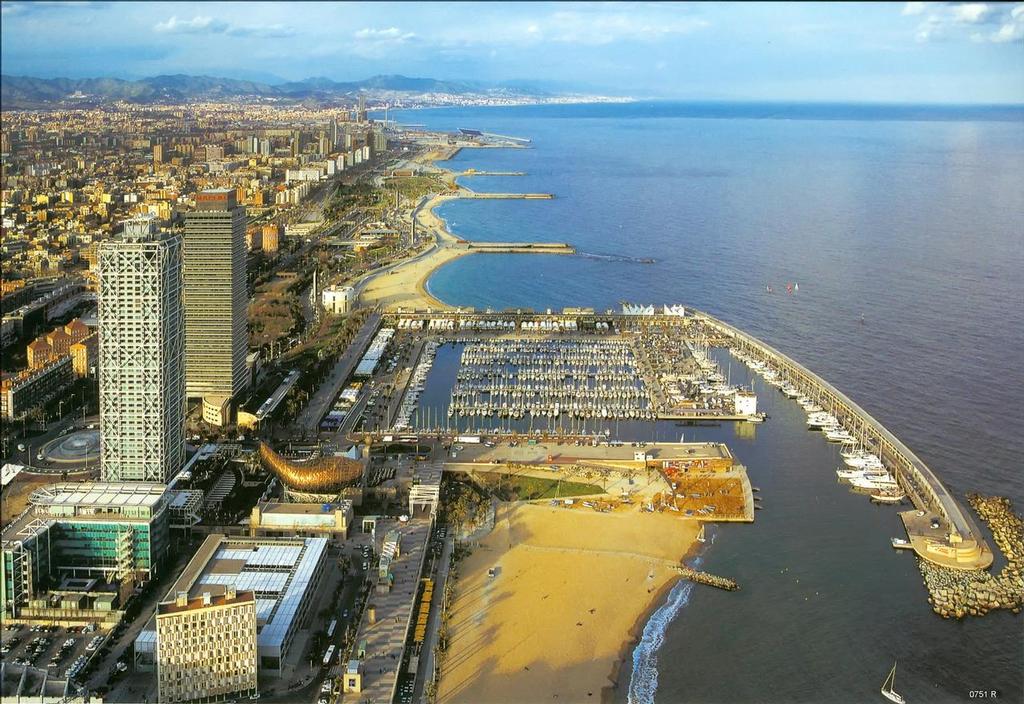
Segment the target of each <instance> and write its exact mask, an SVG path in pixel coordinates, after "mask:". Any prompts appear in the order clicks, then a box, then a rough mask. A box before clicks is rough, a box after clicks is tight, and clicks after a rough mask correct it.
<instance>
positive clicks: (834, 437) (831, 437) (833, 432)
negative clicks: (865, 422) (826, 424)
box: [825, 426, 854, 442]
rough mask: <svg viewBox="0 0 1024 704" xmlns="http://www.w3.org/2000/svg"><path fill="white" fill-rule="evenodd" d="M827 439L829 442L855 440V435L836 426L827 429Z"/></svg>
mask: <svg viewBox="0 0 1024 704" xmlns="http://www.w3.org/2000/svg"><path fill="white" fill-rule="evenodd" d="M825 439H826V440H828V441H829V442H854V437H853V436H852V435H850V433H849V431H847V430H846V429H844V428H842V427H840V426H836V427H835V428H833V429H830V430H826V431H825Z"/></svg>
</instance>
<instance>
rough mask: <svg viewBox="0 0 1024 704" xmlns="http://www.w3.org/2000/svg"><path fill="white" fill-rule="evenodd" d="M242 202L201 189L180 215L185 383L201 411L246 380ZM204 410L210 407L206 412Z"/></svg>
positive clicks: (221, 404)
mask: <svg viewBox="0 0 1024 704" xmlns="http://www.w3.org/2000/svg"><path fill="white" fill-rule="evenodd" d="M245 223H246V218H245V207H244V206H240V205H238V202H237V198H236V195H235V191H233V190H228V189H221V190H212V191H203V192H202V193H199V194H197V195H196V210H194V211H192V212H191V213H189V214H188V215H187V216H186V217H185V384H186V391H187V394H188V397H189V398H199V397H201V398H202V399H203V401H204V403H203V417H204V419H206V420H207V421H208V422H211V423H215V424H216V423H217V420H216V419H215V417H214V415H211V413H212V411H213V409H215V408H216V409H220V413H221V419H220V423H224V422H226V421H227V418H226V417H224V414H225V413H226V411H225V408H226V404H227V403H228V402H229V401H230V400H231V399H232V398H234V397H236V396H237V395H238V394H239V393H241V392H242V391H243V390H244V388H245V384H246V376H245V353H246V351H247V349H248V338H247V332H246V302H247V301H246V289H245ZM208 410H209V411H210V412H209V413H208Z"/></svg>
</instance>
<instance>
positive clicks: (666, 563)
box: [438, 503, 700, 704]
mask: <svg viewBox="0 0 1024 704" xmlns="http://www.w3.org/2000/svg"><path fill="white" fill-rule="evenodd" d="M697 531H698V523H697V522H695V521H686V520H683V519H679V518H677V517H669V516H660V515H659V516H654V515H650V514H644V513H641V512H639V511H637V512H631V513H629V514H623V515H616V516H608V515H603V514H592V513H589V512H587V513H583V512H578V511H567V510H565V509H561V508H552V507H548V506H546V505H538V504H529V503H527V504H518V503H517V504H514V505H508V504H506V505H505V506H504V507H503V508H502V510H501V511H500V512H499V518H498V520H497V522H496V525H495V527H494V529H493V530H492V531H491V533H489V534H488V536H487V537H485V538H483V539H481V540H480V545H479V547H478V548H477V549H475V550H474V551H473V553H472V554H471V555H470V556H469V557H467V558H466V560H465V563H464V565H463V566H462V567H461V569H460V575H459V578H458V582H457V587H456V596H455V601H454V602H453V606H452V609H451V624H452V625H451V634H452V635H451V638H450V647H449V652H448V654H447V656H446V658H445V661H444V663H443V665H442V676H441V680H440V683H439V688H438V701H439V702H473V703H474V704H484V703H486V702H505V701H509V702H512V701H535V700H538V698H544V699H551V698H553V697H555V698H557V699H558V700H559V701H570V702H571V701H582V700H587V699H589V698H590V697H594V699H595V700H596V699H597V698H600V700H601V701H603V702H610V701H614V700H615V697H616V695H617V693H618V692H619V691H621V690H622V688H623V684H624V682H623V677H622V675H623V672H624V669H623V665H624V664H625V663H626V659H627V658H628V657H630V654H631V653H632V651H633V648H634V647H635V646H636V643H638V642H639V640H640V638H641V637H642V634H643V629H644V627H645V625H646V623H647V621H648V620H649V619H650V616H651V614H652V613H653V612H654V611H656V610H657V609H658V608H659V607H661V606H662V604H663V603H664V602H665V599H666V598H667V595H668V594H669V593H670V592H671V590H672V589H673V588H674V587H675V586H676V585H678V583H679V580H680V579H682V578H681V577H680V576H679V575H678V574H676V573H675V572H674V570H673V568H672V565H678V564H681V563H682V560H685V559H687V558H688V557H689V556H690V555H692V554H693V553H694V551H695V550H696V549H697V546H699V545H700V544H699V543H698V542H697V540H696V535H697ZM639 546H642V547H641V548H640V549H638V547H639ZM490 569H495V570H496V571H497V576H493V577H492V576H489V574H488V571H489V570H490ZM580 575H586V577H585V578H583V579H581V578H580ZM523 614H530V618H529V619H524V618H523V616H522V615H523ZM626 684H627V686H628V683H626Z"/></svg>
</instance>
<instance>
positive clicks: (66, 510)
mask: <svg viewBox="0 0 1024 704" xmlns="http://www.w3.org/2000/svg"><path fill="white" fill-rule="evenodd" d="M30 501H31V505H30V507H29V509H28V510H27V511H26V512H25V513H23V514H22V515H21V516H19V517H18V519H16V520H15V521H14V522H13V523H12V524H11V525H10V526H8V527H7V528H6V529H5V530H4V532H3V545H2V560H0V571H2V574H0V601H2V604H3V609H4V613H5V614H7V615H10V616H17V611H18V608H19V607H22V606H25V605H26V604H27V603H28V602H29V601H30V600H32V599H36V598H38V597H39V595H41V594H43V593H45V592H46V590H47V589H49V588H52V587H53V586H54V585H56V584H59V582H60V580H61V579H63V578H64V577H101V578H103V579H105V580H107V581H115V580H122V579H125V578H126V577H132V578H134V579H136V580H148V579H149V578H151V577H152V576H153V575H155V574H157V572H158V571H159V569H160V565H161V563H162V562H163V560H164V558H165V556H166V555H167V550H168V547H169V544H170V526H169V516H170V511H169V510H168V500H167V487H166V486H165V485H163V484H156V483H150V482H132V483H126V484H121V483H113V482H87V483H64V484H54V485H51V486H47V487H44V488H41V489H37V490H36V491H35V492H33V493H32V497H31V499H30Z"/></svg>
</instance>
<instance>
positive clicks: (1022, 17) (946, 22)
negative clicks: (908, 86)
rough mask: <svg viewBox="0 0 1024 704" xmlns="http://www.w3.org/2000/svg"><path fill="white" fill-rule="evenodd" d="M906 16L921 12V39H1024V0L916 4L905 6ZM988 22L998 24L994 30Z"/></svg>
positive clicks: (996, 40)
mask: <svg viewBox="0 0 1024 704" xmlns="http://www.w3.org/2000/svg"><path fill="white" fill-rule="evenodd" d="M902 14H904V15H921V16H922V19H921V22H920V23H919V24H918V26H917V29H916V31H915V33H914V37H915V39H917V41H919V42H928V41H933V40H939V39H948V38H952V37H954V36H957V35H960V36H963V35H966V36H968V37H970V39H971V40H972V41H974V42H993V43H996V44H1002V43H1007V42H1015V41H1019V40H1021V39H1022V38H1024V3H1021V2H1017V3H1013V4H1010V3H1006V4H999V3H985V2H959V3H914V2H908V3H907V4H906V5H905V6H904V7H903V13H902ZM984 25H995V26H998V28H997V29H995V30H994V31H987V30H983V29H982V28H983V26H984Z"/></svg>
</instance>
